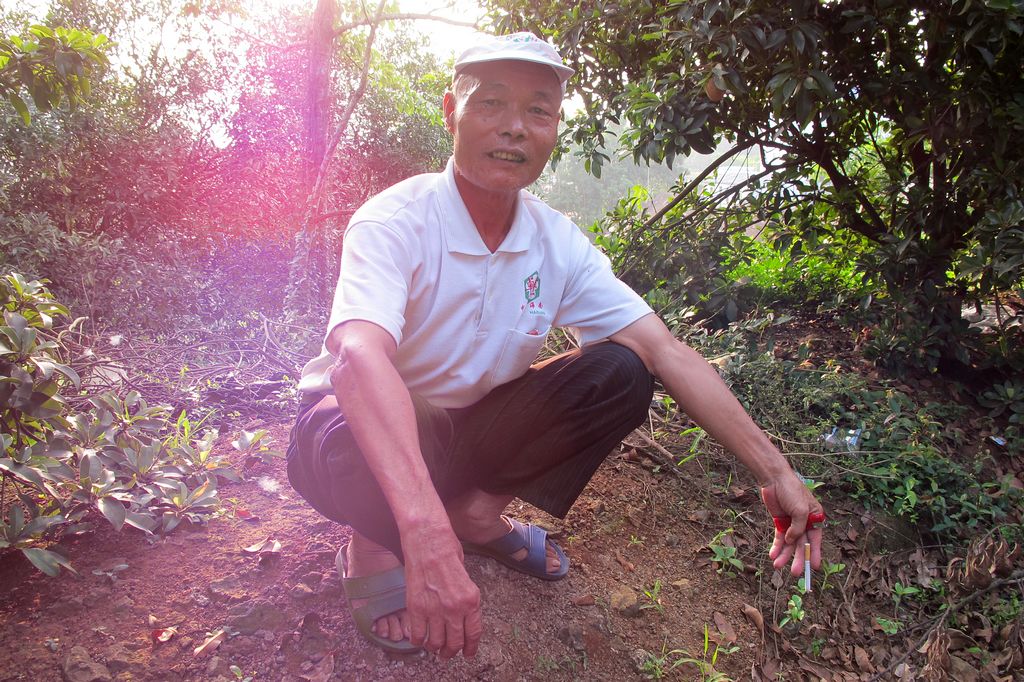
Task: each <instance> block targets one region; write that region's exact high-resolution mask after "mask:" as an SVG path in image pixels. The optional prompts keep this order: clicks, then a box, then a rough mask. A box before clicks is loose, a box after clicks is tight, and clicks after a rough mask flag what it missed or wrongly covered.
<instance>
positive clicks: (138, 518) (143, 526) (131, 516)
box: [124, 511, 160, 534]
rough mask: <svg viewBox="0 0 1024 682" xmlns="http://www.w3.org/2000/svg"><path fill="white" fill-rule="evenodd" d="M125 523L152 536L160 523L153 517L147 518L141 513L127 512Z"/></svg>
mask: <svg viewBox="0 0 1024 682" xmlns="http://www.w3.org/2000/svg"><path fill="white" fill-rule="evenodd" d="M124 522H125V523H127V524H128V525H129V526H131V527H132V528H138V529H139V530H141V531H143V532H146V533H150V534H152V533H153V531H154V530H155V529H156V527H157V526H159V525H160V522H159V521H157V520H156V519H154V518H153V517H151V516H146V515H145V514H141V513H139V512H134V511H127V512H126V513H125V517H124Z"/></svg>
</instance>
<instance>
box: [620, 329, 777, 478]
mask: <svg viewBox="0 0 1024 682" xmlns="http://www.w3.org/2000/svg"><path fill="white" fill-rule="evenodd" d="M612 340H613V341H616V342H618V343H621V344H623V345H625V346H627V347H629V348H631V349H632V350H633V351H634V352H636V353H637V355H639V356H640V358H641V359H642V360H643V362H644V364H645V365H646V366H647V369H648V370H650V372H651V373H652V374H654V375H655V376H656V377H658V380H659V381H661V383H662V384H663V385H664V386H665V389H666V390H667V391H668V392H669V394H670V395H671V396H672V397H673V398H674V399H675V401H676V403H678V405H679V407H680V408H681V409H682V410H683V411H684V412H686V414H687V415H688V416H689V417H690V419H692V420H693V421H694V422H696V423H697V424H699V425H700V426H701V428H703V429H704V430H705V431H707V432H708V433H709V434H710V435H711V436H712V437H713V438H714V439H715V440H717V441H718V442H719V443H721V444H722V445H723V446H724V447H726V448H727V449H728V450H729V451H730V452H732V453H733V454H735V455H736V457H737V458H738V459H739V460H740V461H741V462H743V464H744V465H746V466H747V468H749V469H750V470H751V472H753V474H754V475H755V476H756V477H757V479H758V481H760V482H761V484H762V485H767V484H768V483H769V482H771V481H773V480H776V479H777V478H778V477H779V476H785V475H789V474H792V473H793V470H792V468H791V467H790V466H789V463H788V462H787V461H786V459H785V457H783V456H782V454H781V453H780V452H779V450H778V448H776V447H775V446H774V445H773V444H772V443H771V441H769V440H768V437H767V436H766V435H765V434H764V432H763V431H762V430H761V429H760V428H758V426H757V425H756V424H755V423H754V421H753V420H752V419H751V418H750V416H749V415H748V414H747V413H746V411H744V409H743V406H742V405H740V403H739V401H738V400H736V397H735V396H734V395H733V394H732V392H731V391H730V390H729V387H728V386H726V385H725V382H724V381H722V378H721V377H719V376H718V372H716V371H715V369H714V368H713V367H711V365H709V364H708V362H707V361H706V360H705V359H704V358H703V357H701V355H700V354H699V353H697V352H696V351H695V350H693V349H692V348H690V347H689V346H687V345H686V344H684V343H682V342H681V341H679V340H677V339H676V338H675V337H673V336H672V333H671V332H669V330H668V329H667V328H666V327H665V325H664V324H663V323H662V322H661V320H659V319H658V318H657V317H656V316H655V315H648V316H647V317H645V318H642V319H640V320H638V321H636V322H634V323H633V324H632V325H630V326H629V327H627V328H626V329H624V330H623V331H622V332H619V333H618V334H615V335H614V336H612Z"/></svg>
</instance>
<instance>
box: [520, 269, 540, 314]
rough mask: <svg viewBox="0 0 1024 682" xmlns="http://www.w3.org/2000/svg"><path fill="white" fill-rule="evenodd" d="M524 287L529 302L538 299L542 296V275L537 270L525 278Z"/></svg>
mask: <svg viewBox="0 0 1024 682" xmlns="http://www.w3.org/2000/svg"><path fill="white" fill-rule="evenodd" d="M523 288H524V293H525V294H526V302H527V303H530V302H531V301H534V300H536V298H537V297H538V296H540V275H539V274H538V273H537V272H534V273H533V274H532V275H530V276H529V277H527V278H526V279H525V280H523ZM531 307H532V306H531Z"/></svg>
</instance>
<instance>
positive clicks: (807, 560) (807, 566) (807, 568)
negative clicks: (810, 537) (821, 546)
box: [804, 542, 811, 594]
mask: <svg viewBox="0 0 1024 682" xmlns="http://www.w3.org/2000/svg"><path fill="white" fill-rule="evenodd" d="M804 591H806V592H807V593H808V594H810V592H811V543H809V542H805V543H804Z"/></svg>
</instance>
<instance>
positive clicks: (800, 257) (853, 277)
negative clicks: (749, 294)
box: [722, 235, 869, 302]
mask: <svg viewBox="0 0 1024 682" xmlns="http://www.w3.org/2000/svg"><path fill="white" fill-rule="evenodd" d="M836 255H837V256H838V254H836ZM722 259H723V261H724V262H725V263H726V267H727V270H726V272H725V277H726V279H728V280H732V281H739V280H744V279H745V280H747V281H748V282H749V284H750V285H751V286H752V287H755V288H756V289H758V290H759V291H761V292H763V294H764V296H766V297H768V298H769V301H768V302H776V301H803V300H805V299H809V298H814V299H817V300H820V299H826V298H831V297H836V296H837V295H842V296H843V297H844V298H847V299H849V298H855V297H860V296H862V295H864V294H865V293H866V292H867V290H869V286H868V285H867V284H865V282H864V280H863V278H862V275H861V274H860V273H858V272H857V269H856V267H855V264H854V263H853V262H852V261H849V260H846V259H843V258H838V257H834V258H826V257H825V256H824V255H822V254H821V253H819V252H811V253H803V254H799V253H794V250H793V247H792V246H791V245H790V246H788V247H784V248H783V250H781V251H779V250H776V249H775V248H773V246H772V245H771V244H769V243H766V242H764V241H760V240H757V239H752V238H750V237H747V236H746V235H740V236H738V237H737V238H736V239H734V240H733V242H732V244H730V246H729V247H728V249H726V250H724V251H723V253H722Z"/></svg>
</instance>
